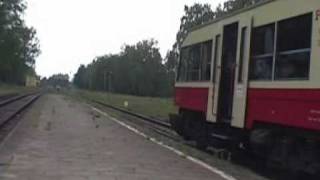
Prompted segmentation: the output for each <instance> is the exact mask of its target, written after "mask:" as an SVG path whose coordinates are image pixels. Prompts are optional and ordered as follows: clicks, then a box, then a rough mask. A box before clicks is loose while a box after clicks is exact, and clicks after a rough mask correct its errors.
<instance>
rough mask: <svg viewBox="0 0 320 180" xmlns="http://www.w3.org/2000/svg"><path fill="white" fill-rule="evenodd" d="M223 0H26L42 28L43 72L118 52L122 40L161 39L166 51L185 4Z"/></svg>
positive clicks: (30, 17) (30, 18)
mask: <svg viewBox="0 0 320 180" xmlns="http://www.w3.org/2000/svg"><path fill="white" fill-rule="evenodd" d="M223 1H224V0H211V1H209V0H27V2H28V9H27V13H26V20H27V24H28V25H29V26H33V27H35V28H36V30H37V36H38V38H39V39H40V45H41V50H42V54H41V55H40V57H39V58H37V63H36V71H37V73H38V74H39V75H41V76H47V77H48V76H50V75H52V74H55V73H68V74H72V75H73V74H74V73H75V72H76V71H77V68H78V67H79V65H80V64H88V63H90V62H91V61H92V59H93V58H94V57H96V56H99V55H104V54H109V53H118V52H119V51H120V48H121V46H122V45H123V44H135V43H136V42H138V41H140V40H144V39H150V38H154V39H156V40H158V42H159V47H160V50H161V54H162V56H164V55H165V54H166V52H167V51H168V50H169V49H170V48H171V47H172V44H173V43H174V42H175V35H176V33H177V31H178V29H179V25H180V18H181V16H182V15H183V8H184V5H185V4H187V5H192V4H194V3H195V2H200V3H206V2H209V3H210V4H211V5H212V7H215V6H217V4H218V3H220V2H223Z"/></svg>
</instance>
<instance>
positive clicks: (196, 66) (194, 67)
mask: <svg viewBox="0 0 320 180" xmlns="http://www.w3.org/2000/svg"><path fill="white" fill-rule="evenodd" d="M188 60H189V61H188V71H187V81H199V79H200V60H201V44H196V45H193V46H192V47H191V48H190V58H188Z"/></svg>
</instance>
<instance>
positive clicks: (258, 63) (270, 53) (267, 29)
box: [250, 24, 275, 80]
mask: <svg viewBox="0 0 320 180" xmlns="http://www.w3.org/2000/svg"><path fill="white" fill-rule="evenodd" d="M274 34H275V24H270V25H266V26H262V27H257V28H254V29H253V33H252V52H251V59H252V61H251V72H250V79H252V80H271V79H272V64H273V63H272V62H273V57H274Z"/></svg>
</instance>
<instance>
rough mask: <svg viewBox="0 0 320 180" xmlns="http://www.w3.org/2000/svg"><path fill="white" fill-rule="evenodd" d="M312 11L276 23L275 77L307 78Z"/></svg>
mask: <svg viewBox="0 0 320 180" xmlns="http://www.w3.org/2000/svg"><path fill="white" fill-rule="evenodd" d="M311 29H312V13H310V14H307V15H302V16H298V17H294V18H290V19H287V20H283V21H280V22H279V24H278V36H277V37H278V39H277V45H278V46H277V58H276V64H275V79H277V80H285V79H288V80H290V79H292V80H297V79H300V80H301V79H308V78H309V70H310V67H309V66H310V54H311V31H312V30H311Z"/></svg>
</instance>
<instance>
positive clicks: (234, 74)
mask: <svg viewBox="0 0 320 180" xmlns="http://www.w3.org/2000/svg"><path fill="white" fill-rule="evenodd" d="M180 54H181V55H180V63H179V69H178V73H177V80H176V84H175V103H176V105H177V106H178V107H179V114H177V115H171V117H170V120H171V124H172V126H173V127H174V128H175V129H176V131H177V132H178V133H179V134H180V135H182V136H183V137H185V138H187V139H193V140H196V142H197V144H198V145H199V146H200V147H202V148H205V147H206V146H207V145H210V144H212V143H213V144H214V145H218V144H220V143H226V144H228V145H230V146H231V147H239V146H241V147H242V148H246V149H250V150H251V151H253V152H255V153H256V154H259V155H262V156H264V157H266V158H267V159H268V162H272V163H273V164H277V165H279V166H283V167H289V168H291V169H294V170H297V171H299V170H304V171H307V172H312V173H314V172H319V169H320V1H319V0H308V1H301V0H269V1H266V2H262V3H259V4H257V5H255V6H253V7H249V8H246V9H244V10H240V11H238V12H235V13H233V14H231V15H229V16H226V17H223V18H220V19H216V20H214V21H212V22H209V23H207V24H204V25H201V26H199V27H196V28H194V29H193V30H192V31H191V32H190V33H189V34H188V36H187V38H186V39H185V41H184V43H183V47H182V49H181V53H180Z"/></svg>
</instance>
